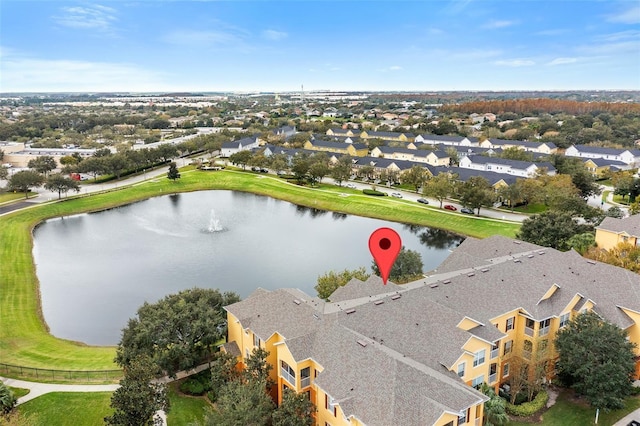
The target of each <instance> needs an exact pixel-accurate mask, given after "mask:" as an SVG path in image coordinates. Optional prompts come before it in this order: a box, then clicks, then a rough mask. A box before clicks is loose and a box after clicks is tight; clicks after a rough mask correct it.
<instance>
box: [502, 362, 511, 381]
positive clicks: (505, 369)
mask: <svg viewBox="0 0 640 426" xmlns="http://www.w3.org/2000/svg"><path fill="white" fill-rule="evenodd" d="M502 377H503V378H504V377H509V363H508V362H507V363H505V364H504V365H503V366H502Z"/></svg>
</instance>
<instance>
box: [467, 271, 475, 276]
mask: <svg viewBox="0 0 640 426" xmlns="http://www.w3.org/2000/svg"><path fill="white" fill-rule="evenodd" d="M475 274H476V273H475V272H469V273H468V274H467V276H468V277H473V276H474V275H475Z"/></svg>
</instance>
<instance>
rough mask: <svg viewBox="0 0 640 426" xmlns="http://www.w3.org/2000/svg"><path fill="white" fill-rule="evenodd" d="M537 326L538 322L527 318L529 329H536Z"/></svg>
mask: <svg viewBox="0 0 640 426" xmlns="http://www.w3.org/2000/svg"><path fill="white" fill-rule="evenodd" d="M535 325H536V322H535V321H534V320H532V319H531V318H527V323H526V326H527V327H529V328H533V327H535Z"/></svg>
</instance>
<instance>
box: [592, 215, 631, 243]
mask: <svg viewBox="0 0 640 426" xmlns="http://www.w3.org/2000/svg"><path fill="white" fill-rule="evenodd" d="M596 229H602V230H606V231H611V232H615V233H622V232H626V233H627V234H629V235H633V236H639V237H640V215H637V214H636V215H631V216H629V217H625V218H622V219H618V218H615V217H608V216H607V217H605V218H604V220H603V221H602V222H600V225H598V226H596Z"/></svg>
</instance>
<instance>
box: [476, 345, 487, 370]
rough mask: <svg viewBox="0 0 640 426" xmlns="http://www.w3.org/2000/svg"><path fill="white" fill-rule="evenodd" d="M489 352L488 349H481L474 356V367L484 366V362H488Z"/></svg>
mask: <svg viewBox="0 0 640 426" xmlns="http://www.w3.org/2000/svg"><path fill="white" fill-rule="evenodd" d="M486 355H487V350H486V349H480V350H479V351H478V352H476V353H474V354H473V366H474V367H477V366H479V365H482V364H484V362H485V361H486V360H487V356H486Z"/></svg>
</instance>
